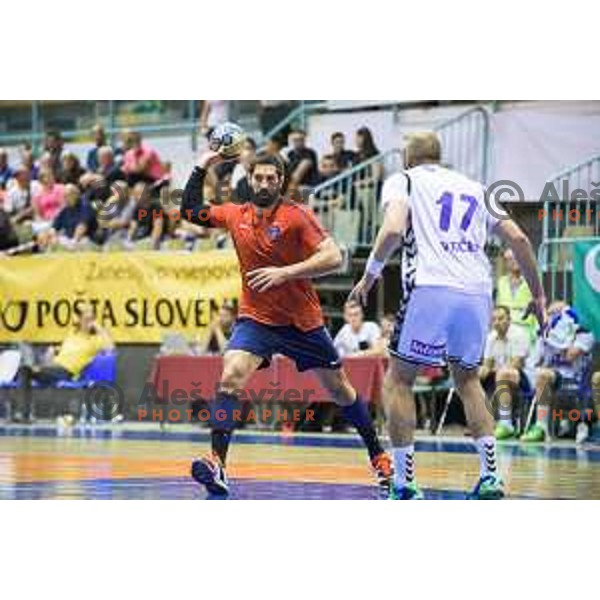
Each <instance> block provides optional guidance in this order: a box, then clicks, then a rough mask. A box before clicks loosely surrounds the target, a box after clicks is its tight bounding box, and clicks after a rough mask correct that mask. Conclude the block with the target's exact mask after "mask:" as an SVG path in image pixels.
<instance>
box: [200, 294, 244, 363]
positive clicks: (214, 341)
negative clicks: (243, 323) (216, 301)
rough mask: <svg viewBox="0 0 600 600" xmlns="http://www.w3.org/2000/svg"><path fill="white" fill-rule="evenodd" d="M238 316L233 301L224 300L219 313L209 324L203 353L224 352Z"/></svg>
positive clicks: (202, 349)
mask: <svg viewBox="0 0 600 600" xmlns="http://www.w3.org/2000/svg"><path fill="white" fill-rule="evenodd" d="M236 318H237V310H236V307H235V305H234V304H233V303H230V302H223V304H222V305H221V308H220V309H219V314H218V315H217V317H216V318H215V319H213V320H212V321H211V323H210V324H209V326H208V331H207V335H206V339H205V341H204V344H203V346H202V348H201V353H202V354H223V352H225V346H226V345H227V342H228V340H229V338H230V337H231V334H232V333H233V325H234V323H235V320H236Z"/></svg>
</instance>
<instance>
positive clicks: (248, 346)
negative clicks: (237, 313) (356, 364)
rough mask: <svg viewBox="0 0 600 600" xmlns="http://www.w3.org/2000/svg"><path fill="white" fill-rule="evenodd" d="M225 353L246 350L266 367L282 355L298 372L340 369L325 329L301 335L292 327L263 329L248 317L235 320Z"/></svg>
mask: <svg viewBox="0 0 600 600" xmlns="http://www.w3.org/2000/svg"><path fill="white" fill-rule="evenodd" d="M226 350H245V351H246V352H250V353H252V354H254V355H256V356H260V357H262V359H263V362H262V364H261V365H260V368H261V369H264V368H265V367H268V366H269V363H270V362H271V357H272V356H273V354H283V355H284V356H287V357H288V358H291V359H292V360H293V361H294V362H295V363H296V368H297V369H298V371H308V370H309V369H339V368H340V366H341V360H340V356H339V354H338V352H337V350H336V349H335V346H334V345H333V340H332V339H331V336H330V335H329V332H328V331H327V329H325V327H317V328H316V329H311V330H310V331H301V330H300V329H298V328H297V327H294V326H293V325H264V324H263V323H259V322H258V321H254V320H253V319H249V318H247V317H244V318H241V319H238V320H237V321H236V323H235V326H234V328H233V334H232V336H231V339H230V340H229V343H228V344H227V348H226Z"/></svg>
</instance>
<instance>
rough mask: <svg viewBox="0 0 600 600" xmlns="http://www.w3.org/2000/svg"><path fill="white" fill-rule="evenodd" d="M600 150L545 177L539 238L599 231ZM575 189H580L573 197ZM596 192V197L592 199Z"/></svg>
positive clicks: (555, 237) (590, 234)
mask: <svg viewBox="0 0 600 600" xmlns="http://www.w3.org/2000/svg"><path fill="white" fill-rule="evenodd" d="M598 184H600V154H595V155H594V156H591V157H589V158H587V159H585V160H584V161H582V162H580V163H577V164H575V165H572V166H570V167H567V168H566V169H563V170H561V171H559V172H558V173H556V174H555V175H553V176H552V177H550V178H548V181H547V183H546V188H545V190H544V195H545V196H546V197H548V196H551V197H552V198H551V199H548V200H546V201H545V202H544V211H545V212H544V222H543V241H547V240H552V239H557V238H563V237H570V236H572V237H575V236H578V235H580V236H581V235H588V236H599V235H600V215H599V208H600V207H599V202H600V187H598ZM575 190H583V192H585V197H584V196H583V194H581V198H580V199H577V200H575V199H573V192H575ZM596 195H597V197H598V198H597V199H596Z"/></svg>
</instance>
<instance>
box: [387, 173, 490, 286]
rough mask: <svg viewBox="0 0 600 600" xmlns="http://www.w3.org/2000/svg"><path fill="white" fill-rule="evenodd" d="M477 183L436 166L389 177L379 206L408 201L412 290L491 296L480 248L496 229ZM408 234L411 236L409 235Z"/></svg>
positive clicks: (483, 251) (484, 259) (487, 264)
mask: <svg viewBox="0 0 600 600" xmlns="http://www.w3.org/2000/svg"><path fill="white" fill-rule="evenodd" d="M484 195H485V189H484V187H483V185H482V184H481V183H478V182H476V181H473V180H472V179H469V178H468V177H465V176H464V175H462V174H460V173H458V172H456V171H452V170H450V169H446V168H444V167H441V166H439V165H433V164H427V165H420V166H418V167H415V168H413V169H409V170H408V171H406V172H405V173H397V174H395V175H392V176H391V177H389V178H388V179H387V180H386V181H385V183H384V186H383V190H382V200H381V201H382V206H383V208H384V210H385V208H386V207H387V205H388V204H389V203H390V202H394V201H398V200H399V199H402V198H405V199H408V204H409V231H408V232H407V234H406V236H405V238H410V237H412V235H413V234H414V245H415V248H414V249H413V250H414V260H415V271H416V272H415V285H416V286H417V287H421V286H430V285H433V286H445V287H450V288H455V289H460V290H463V291H465V292H469V293H484V294H491V292H492V279H491V275H490V264H489V261H488V258H487V256H486V254H485V244H486V242H487V239H488V237H489V234H490V231H491V229H492V228H493V227H494V226H495V225H496V224H497V223H498V219H496V218H495V217H494V216H493V215H492V214H491V213H490V212H489V211H488V210H487V209H486V206H485V202H484ZM411 229H412V231H411Z"/></svg>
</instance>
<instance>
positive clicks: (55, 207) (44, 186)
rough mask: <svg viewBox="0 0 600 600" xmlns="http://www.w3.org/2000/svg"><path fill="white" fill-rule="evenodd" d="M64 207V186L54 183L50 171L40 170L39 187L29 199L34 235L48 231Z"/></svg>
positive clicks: (54, 180)
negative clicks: (31, 208)
mask: <svg viewBox="0 0 600 600" xmlns="http://www.w3.org/2000/svg"><path fill="white" fill-rule="evenodd" d="M64 205H65V186H64V185H63V184H62V183H56V179H55V177H54V173H53V171H52V170H51V169H49V168H48V169H42V171H41V172H40V186H39V188H38V190H37V191H36V193H35V195H34V196H32V198H31V206H32V207H33V231H34V233H35V234H37V233H39V232H41V231H45V230H47V229H49V228H50V226H51V225H52V222H53V221H54V219H55V218H56V216H57V215H58V213H59V212H60V211H61V210H62V208H63V206H64Z"/></svg>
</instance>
